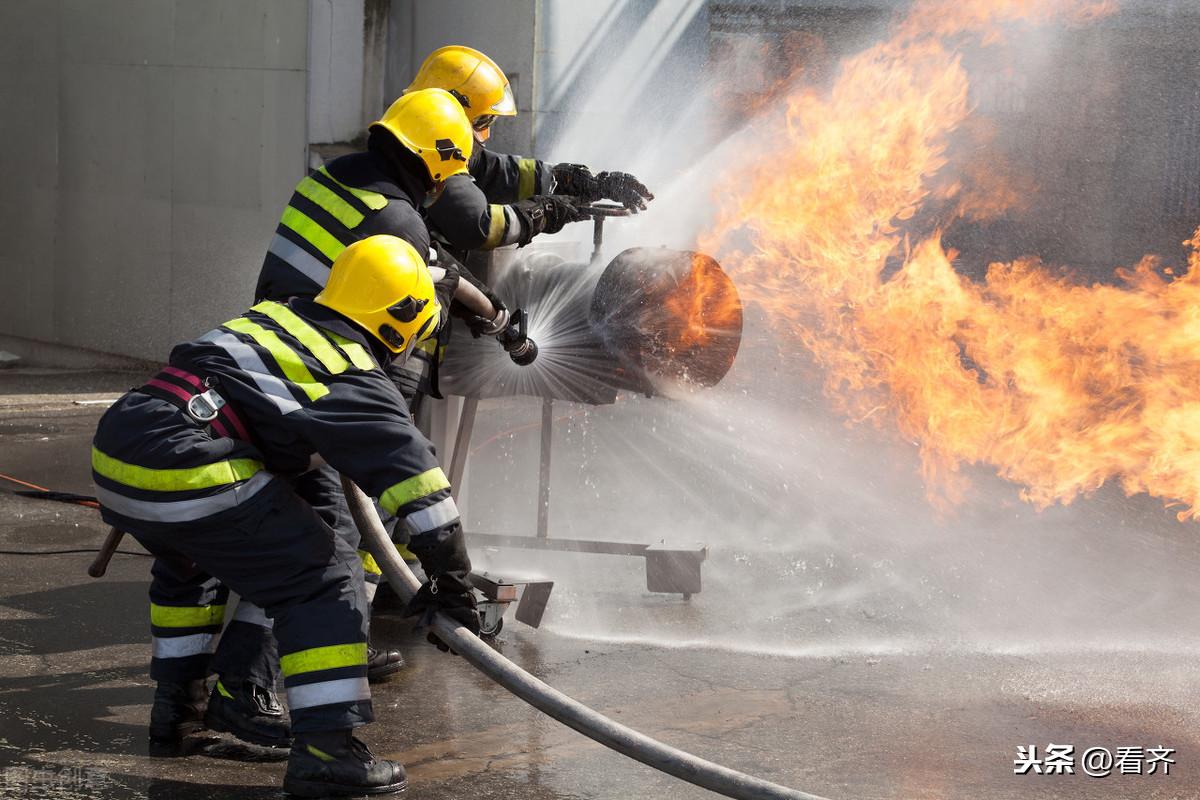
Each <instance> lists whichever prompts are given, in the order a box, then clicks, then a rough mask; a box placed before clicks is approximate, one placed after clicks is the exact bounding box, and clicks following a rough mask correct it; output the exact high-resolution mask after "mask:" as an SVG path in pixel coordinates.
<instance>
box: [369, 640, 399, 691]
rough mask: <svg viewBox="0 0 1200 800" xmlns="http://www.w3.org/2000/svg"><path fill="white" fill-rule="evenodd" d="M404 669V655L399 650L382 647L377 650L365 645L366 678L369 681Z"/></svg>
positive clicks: (381, 678)
mask: <svg viewBox="0 0 1200 800" xmlns="http://www.w3.org/2000/svg"><path fill="white" fill-rule="evenodd" d="M402 669H404V656H402V655H400V651H399V650H389V649H388V648H386V647H385V648H383V649H382V650H378V649H376V648H374V647H371V646H370V645H367V680H368V681H370V682H371V683H375V682H376V681H381V680H383V679H384V678H386V677H387V676H389V675H394V674H396V673H397V672H399V671H400V670H402Z"/></svg>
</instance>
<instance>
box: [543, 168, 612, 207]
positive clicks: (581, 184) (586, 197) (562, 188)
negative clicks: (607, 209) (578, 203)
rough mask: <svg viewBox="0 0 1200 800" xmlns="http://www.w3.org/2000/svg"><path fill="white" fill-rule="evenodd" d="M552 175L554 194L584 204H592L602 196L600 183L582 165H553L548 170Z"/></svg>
mask: <svg viewBox="0 0 1200 800" xmlns="http://www.w3.org/2000/svg"><path fill="white" fill-rule="evenodd" d="M550 172H551V173H553V175H554V193H555V194H567V195H572V196H574V197H578V198H579V199H580V200H582V201H583V202H585V203H594V202H596V201H597V200H600V199H602V198H603V197H604V195H603V194H602V193H601V192H600V181H598V180H596V176H595V175H593V174H592V171H591V170H590V169H588V168H587V167H585V166H584V165H583V164H555V165H554V166H553V167H551V168H550Z"/></svg>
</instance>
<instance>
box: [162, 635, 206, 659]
mask: <svg viewBox="0 0 1200 800" xmlns="http://www.w3.org/2000/svg"><path fill="white" fill-rule="evenodd" d="M153 638H154V657H155V658H187V657H188V656H198V655H202V654H204V653H207V652H209V651H211V650H212V643H213V635H212V634H211V633H195V634H192V635H191V636H173V637H171V638H159V637H158V636H155V637H153Z"/></svg>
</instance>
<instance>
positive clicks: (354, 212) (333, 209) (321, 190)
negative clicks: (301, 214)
mask: <svg viewBox="0 0 1200 800" xmlns="http://www.w3.org/2000/svg"><path fill="white" fill-rule="evenodd" d="M296 192H297V193H298V194H300V195H301V196H302V197H307V198H308V199H309V200H312V201H313V202H314V203H316V204H317V205H319V206H320V207H321V208H323V209H325V210H326V211H328V212H329V213H330V215H331V216H332V217H333V218H334V219H336V220H337V221H338V222H340V223H342V224H343V225H345V226H346V227H347V228H357V227H358V223H360V222H362V221H363V215H362V214H361V213H359V211H358V209H356V208H355V207H354V206H352V205H350V204H349V203H347V202H346V201H345V200H343V199H342V198H340V197H338V195H337V193H336V192H334V191H333V190H332V189H330V188H329V187H327V186H323V185H321V184H319V183H317V182H316V181H314V180H313V179H312V178H305V179H304V180H302V181H300V185H298V186H297V187H296Z"/></svg>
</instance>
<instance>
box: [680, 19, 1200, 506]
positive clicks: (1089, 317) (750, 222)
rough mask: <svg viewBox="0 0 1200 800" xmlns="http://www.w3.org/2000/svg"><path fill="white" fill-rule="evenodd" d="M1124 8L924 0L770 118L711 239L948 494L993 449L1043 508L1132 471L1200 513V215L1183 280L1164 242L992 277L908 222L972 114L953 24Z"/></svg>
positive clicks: (987, 28) (1128, 486) (758, 299)
mask: <svg viewBox="0 0 1200 800" xmlns="http://www.w3.org/2000/svg"><path fill="white" fill-rule="evenodd" d="M1109 10H1111V6H1110V4H1107V3H1095V2H1084V1H1083V0H966V1H963V0H957V1H956V2H941V1H940V0H939V2H924V3H919V4H918V6H917V7H916V8H915V10H914V12H913V14H912V15H910V16H909V17H908V18H907V20H905V21H904V22H903V23H902V24H901V25H900V26H898V28H897V29H896V31H897V32H896V33H895V34H894V35H893V36H892V38H891V39H889V40H888V41H886V42H883V43H881V44H879V45H877V46H875V47H872V48H871V49H869V50H867V51H865V52H863V53H861V54H859V55H857V56H855V57H853V58H851V59H849V60H847V61H846V62H845V63H844V64H843V67H842V70H841V72H840V73H839V75H838V77H837V79H836V80H835V82H834V84H833V86H832V88H831V89H830V90H829V91H828V92H826V93H822V94H818V93H817V92H815V91H812V90H803V91H799V92H797V93H795V94H794V95H793V96H792V97H791V98H790V100H789V101H788V103H787V109H786V112H785V113H784V114H783V115H782V116H783V119H782V120H781V121H780V122H779V123H778V124H776V125H775V127H773V128H771V129H770V130H767V131H756V132H755V133H756V138H755V141H756V142H757V143H759V144H758V146H759V147H760V148H761V147H762V145H761V143H762V142H768V143H770V145H769V148H770V149H768V150H763V149H760V150H759V151H758V152H757V153H756V154H755V158H756V161H755V163H753V164H750V165H743V166H742V167H741V168H740V169H739V170H738V171H737V173H736V178H735V179H731V180H730V181H728V182H727V183H726V185H724V186H722V187H720V188H721V193H722V195H723V196H724V197H725V203H724V204H723V206H722V210H721V213H720V215H719V217H718V220H717V223H716V225H715V227H714V228H713V230H712V231H711V232H710V233H709V234H708V235H707V236H705V237H702V239H703V241H702V242H701V249H704V250H707V251H709V252H722V261H723V263H724V264H725V265H726V268H727V270H728V272H729V273H730V274H731V275H732V276H733V278H734V280H735V281H736V283H737V285H738V290H739V292H740V294H741V295H742V297H743V299H744V300H745V301H747V303H757V304H758V305H759V306H761V307H763V308H764V309H765V310H766V311H767V312H768V314H769V316H770V318H771V320H772V321H773V323H774V324H775V325H776V326H777V327H778V328H779V329H780V330H781V331H783V332H785V333H787V334H789V335H791V336H794V337H796V338H797V339H798V340H799V342H800V343H802V344H803V345H804V347H805V348H807V350H808V351H810V352H811V354H812V356H813V358H814V360H815V361H816V363H817V364H818V365H819V366H820V367H821V368H822V369H823V370H824V372H825V389H826V392H827V394H828V395H829V397H830V398H831V399H832V401H833V403H834V404H835V406H836V407H837V408H838V409H839V410H840V411H842V412H843V413H845V414H846V415H847V416H848V417H849V418H850V419H851V420H853V421H855V422H862V421H865V420H870V421H871V422H872V423H873V424H876V425H880V426H883V425H884V424H887V423H890V424H893V425H895V426H897V428H898V429H899V431H900V433H901V434H902V435H903V436H904V437H906V438H907V439H910V440H911V441H913V442H915V443H916V444H917V445H918V446H919V447H920V452H921V458H922V470H923V474H924V477H925V478H926V485H927V487H928V490H929V493H930V499H931V500H933V501H935V502H936V503H939V504H944V503H945V502H946V501H950V502H957V501H959V500H961V499H962V497H963V492H964V490H965V488H966V481H965V478H963V477H962V475H961V474H960V469H961V468H962V467H963V465H969V464H990V465H992V466H993V467H994V468H995V469H996V470H997V472H998V473H999V474H1000V475H1001V476H1003V477H1004V478H1006V479H1008V480H1010V481H1013V482H1016V483H1017V484H1020V485H1021V487H1022V489H1021V494H1022V497H1023V498H1024V499H1026V500H1028V501H1029V502H1032V503H1034V504H1035V505H1037V506H1038V507H1045V506H1047V505H1050V504H1053V503H1069V502H1071V501H1072V500H1073V499H1074V498H1075V497H1077V496H1078V495H1080V494H1081V493H1087V492H1091V491H1094V490H1095V489H1097V488H1098V487H1100V486H1101V485H1102V484H1104V483H1105V482H1108V481H1116V482H1118V483H1119V484H1120V486H1121V487H1122V488H1123V489H1124V491H1125V492H1127V493H1129V494H1134V493H1139V492H1146V493H1149V494H1152V495H1154V496H1157V497H1160V498H1164V499H1166V500H1168V501H1169V502H1171V503H1174V504H1178V505H1181V506H1182V507H1183V509H1184V510H1183V511H1182V512H1181V513H1180V514H1179V517H1180V519H1186V518H1193V519H1194V518H1196V517H1197V516H1200V511H1198V510H1197V503H1198V501H1200V230H1198V231H1197V233H1196V236H1195V238H1193V239H1192V240H1190V241H1189V242H1186V243H1185V244H1186V245H1187V246H1188V247H1189V252H1190V255H1189V259H1188V260H1189V264H1188V267H1189V269H1188V271H1187V272H1186V274H1185V275H1184V276H1183V277H1178V278H1173V279H1172V278H1164V277H1161V276H1160V272H1162V270H1160V269H1159V263H1158V261H1157V260H1156V259H1154V258H1152V257H1147V258H1146V259H1143V261H1142V262H1141V263H1140V264H1138V265H1137V266H1136V267H1134V268H1133V269H1129V270H1118V273H1117V274H1118V276H1119V277H1120V279H1121V283H1120V285H1117V286H1107V285H1099V284H1097V285H1090V286H1083V285H1078V284H1075V283H1072V282H1071V281H1070V280H1068V279H1066V278H1063V277H1060V276H1059V275H1058V274H1057V273H1052V272H1051V271H1049V270H1047V269H1045V268H1044V267H1043V265H1042V264H1041V263H1040V262H1039V261H1038V260H1037V259H1036V258H1032V257H1030V258H1024V259H1020V260H1018V261H1016V262H1013V263H1007V264H999V263H998V264H993V265H992V266H991V267H990V268H989V270H988V273H987V277H986V280H985V281H984V282H983V283H973V282H971V281H970V280H968V279H966V278H964V277H962V276H960V275H959V274H957V273H956V272H955V270H954V268H953V264H952V262H953V259H954V258H955V255H956V254H955V253H953V252H948V251H947V250H946V249H945V248H944V247H943V246H942V244H941V240H940V236H938V235H934V236H931V237H929V238H927V239H925V240H923V241H920V242H916V243H912V242H909V241H907V240H906V239H905V238H904V236H903V234H902V233H901V232H900V231H899V230H898V224H899V221H903V220H905V219H908V218H909V217H911V216H912V215H913V214H914V213H915V212H916V211H917V210H918V209H919V208H920V207H921V206H922V204H923V203H925V202H926V201H927V200H929V199H930V198H931V197H933V196H934V195H933V194H931V192H932V189H931V187H932V186H933V183H934V180H933V179H934V176H935V175H936V174H937V173H938V171H939V170H941V169H942V167H943V166H945V164H946V161H947V154H946V153H947V140H948V137H949V135H950V134H951V133H952V132H953V131H955V130H956V129H957V128H958V127H959V126H961V125H962V124H963V123H964V121H966V120H967V118H968V116H969V113H970V108H969V104H968V88H969V85H968V78H967V74H966V72H965V71H964V70H963V68H962V65H961V63H960V59H959V56H958V54H957V53H956V51H955V49H954V47H953V45H952V41H951V39H952V38H953V37H956V36H961V35H962V34H965V33H970V34H971V35H973V36H977V37H983V38H984V39H987V38H989V37H994V36H996V35H997V33H998V32H999V31H1000V30H1001V28H1000V26H1001V25H1003V24H1007V23H1009V22H1013V21H1016V20H1020V19H1026V20H1034V21H1048V20H1049V19H1050V18H1051V16H1052V14H1055V13H1057V14H1058V15H1059V16H1060V17H1065V18H1068V19H1071V20H1087V19H1089V18H1092V17H1094V16H1097V15H1099V14H1102V13H1105V12H1106V11H1109ZM955 190H956V187H955V186H954V185H953V184H950V188H949V189H948V190H946V191H949V192H951V193H953V192H954V191H955ZM941 199H944V198H941ZM897 267H898V269H897ZM885 274H887V275H889V277H887V278H885V277H884V276H885Z"/></svg>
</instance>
